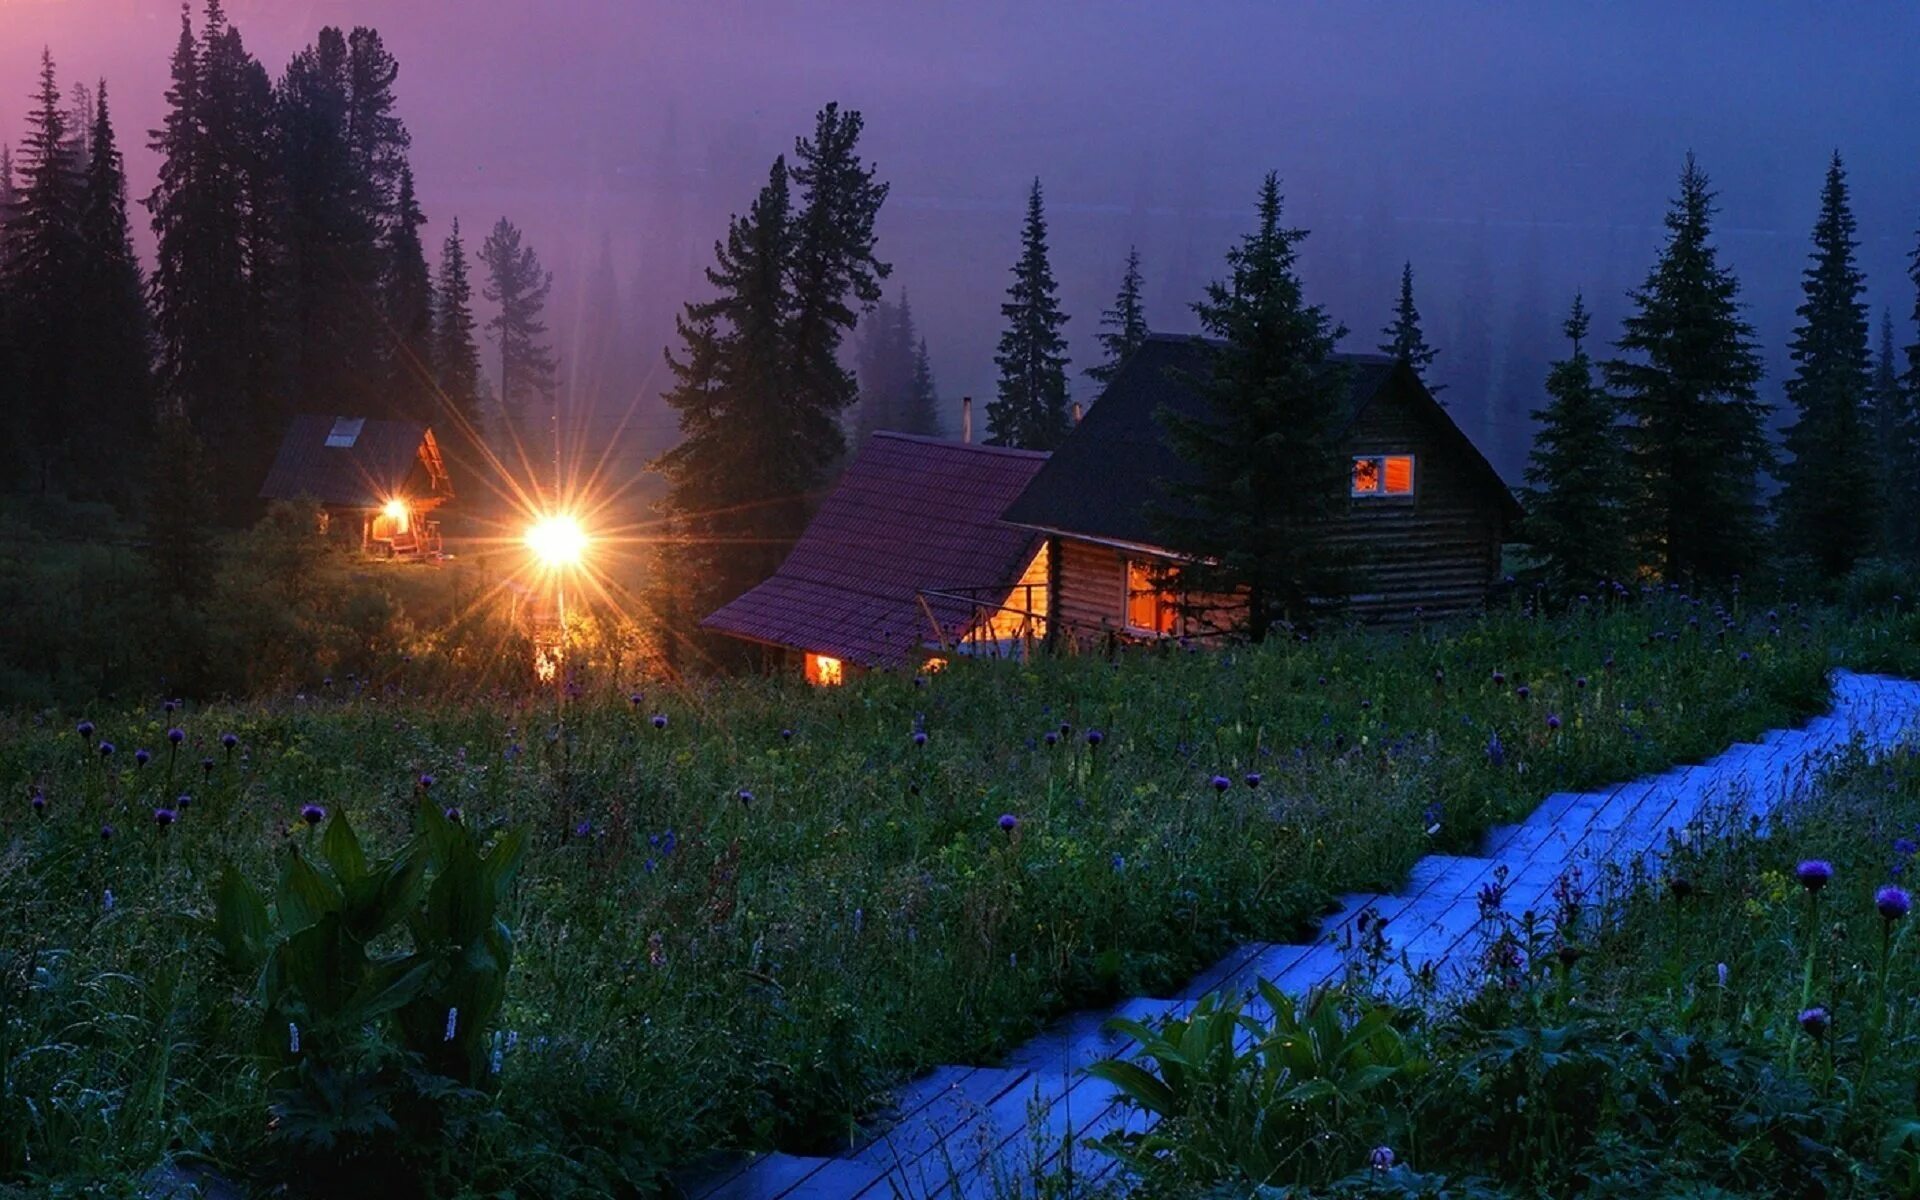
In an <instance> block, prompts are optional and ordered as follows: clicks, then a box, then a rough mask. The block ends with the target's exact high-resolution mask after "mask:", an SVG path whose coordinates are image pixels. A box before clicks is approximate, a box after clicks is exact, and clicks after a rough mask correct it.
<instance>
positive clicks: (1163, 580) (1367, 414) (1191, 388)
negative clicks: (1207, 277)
mask: <svg viewBox="0 0 1920 1200" xmlns="http://www.w3.org/2000/svg"><path fill="white" fill-rule="evenodd" d="M1210 354H1211V348H1210V347H1209V345H1208V343H1207V342H1205V341H1204V340H1202V339H1199V338H1194V337H1174V336H1166V335H1154V336H1152V337H1150V338H1149V339H1148V340H1147V342H1146V344H1145V345H1143V346H1142V347H1141V348H1140V349H1139V350H1138V351H1136V352H1135V353H1134V354H1133V355H1132V356H1130V357H1129V358H1128V360H1127V361H1126V362H1125V363H1124V364H1123V365H1122V367H1121V369H1120V371H1119V373H1118V374H1117V375H1116V376H1115V377H1114V378H1113V380H1112V381H1111V382H1110V383H1109V384H1108V386H1107V388H1106V390H1105V391H1104V392H1103V393H1102V394H1101V396H1100V399H1099V400H1098V401H1097V402H1096V403H1095V404H1094V405H1093V406H1092V407H1091V408H1090V409H1089V410H1088V412H1087V415H1086V417H1085V419H1084V420H1083V421H1082V422H1081V423H1080V424H1079V426H1078V427H1077V428H1076V429H1075V430H1074V432H1073V434H1072V435H1071V436H1070V437H1069V438H1068V439H1067V441H1066V443H1065V444H1064V445H1063V446H1061V448H1060V449H1059V450H1057V451H1055V452H1054V454H1053V455H1052V457H1051V458H1050V459H1049V460H1048V461H1047V463H1046V464H1045V465H1044V466H1043V467H1041V468H1040V470H1039V471H1038V472H1037V473H1036V474H1035V475H1034V478H1033V482H1032V483H1030V484H1028V485H1027V487H1026V489H1025V490H1024V491H1022V492H1021V494H1020V495H1019V497H1018V498H1017V499H1015V500H1014V501H1013V503H1012V504H1010V505H1009V506H1008V508H1007V511H1006V512H1005V513H1004V514H1003V518H1004V520H1005V521H1006V522H1007V523H1008V524H1010V525H1013V526H1015V527H1017V528H1020V529H1025V530H1029V531H1031V532H1033V533H1035V534H1037V535H1040V536H1042V537H1044V538H1045V539H1046V549H1047V554H1048V559H1049V562H1050V564H1051V568H1052V572H1053V574H1052V578H1051V580H1050V583H1051V584H1052V586H1051V587H1050V588H1049V591H1048V597H1049V600H1050V603H1051V607H1050V609H1049V611H1048V616H1049V617H1050V618H1051V619H1052V620H1053V621H1054V622H1055V623H1056V628H1057V629H1058V630H1059V631H1060V632H1061V633H1063V634H1071V635H1073V636H1075V637H1077V638H1087V637H1103V638H1106V639H1109V640H1112V639H1125V640H1150V639H1159V638H1169V637H1204V636H1208V635H1210V634H1213V633H1216V632H1217V631H1218V630H1219V629H1221V628H1222V627H1224V626H1228V625H1230V624H1232V623H1233V622H1231V620H1228V619H1222V618H1223V614H1230V611H1231V609H1232V599H1231V598H1230V597H1220V598H1215V599H1214V600H1213V601H1205V602H1203V601H1201V600H1199V599H1197V598H1195V597H1191V596H1180V595H1176V594H1173V593H1172V592H1171V591H1170V590H1169V589H1170V587H1171V585H1170V584H1169V582H1168V581H1169V580H1170V579H1172V578H1173V577H1175V576H1176V575H1177V566H1178V563H1179V562H1180V561H1181V559H1182V554H1181V551H1180V548H1179V547H1177V546H1168V545H1166V544H1164V541H1163V539H1162V538H1161V536H1160V534H1159V531H1158V530H1157V529H1156V525H1155V522H1154V520H1153V519H1152V515H1151V511H1150V509H1151V506H1152V503H1153V502H1154V500H1155V498H1156V496H1158V495H1160V494H1161V485H1162V484H1163V483H1164V482H1166V481H1170V480H1178V479H1181V478H1183V477H1186V476H1188V475H1189V473H1190V472H1192V471H1193V469H1194V468H1193V467H1192V466H1191V464H1189V463H1188V462H1186V461H1185V460H1183V459H1182V458H1180V456H1179V455H1178V454H1177V453H1176V452H1175V451H1174V449H1173V447H1172V446H1171V445H1169V444H1168V442H1167V440H1166V439H1165V438H1164V436H1163V435H1162V430H1161V426H1160V422H1159V420H1158V418H1157V417H1156V415H1155V414H1156V413H1157V412H1158V410H1160V409H1161V408H1162V407H1163V406H1164V407H1166V408H1169V409H1172V410H1174V411H1178V412H1183V413H1191V414H1194V415H1201V416H1203V415H1204V414H1205V412H1206V405H1207V401H1206V399H1205V397H1204V395H1202V393H1201V392H1200V390H1199V388H1198V387H1197V386H1196V383H1197V381H1198V380H1200V379H1203V378H1204V376H1205V372H1206V370H1207V369H1208V363H1209V356H1210ZM1334 357H1335V358H1336V359H1337V360H1338V361H1339V362H1340V363H1342V364H1344V366H1345V369H1346V370H1347V372H1348V378H1349V380H1350V383H1351V387H1350V389H1349V392H1348V396H1347V401H1346V411H1345V412H1343V413H1342V414H1341V421H1340V430H1341V432H1340V438H1341V450H1340V452H1341V453H1342V455H1343V456H1345V457H1347V458H1348V459H1349V460H1350V462H1351V470H1350V473H1349V475H1348V481H1349V486H1348V491H1349V494H1348V496H1347V497H1346V500H1347V504H1346V507H1345V508H1344V509H1343V510H1342V512H1341V515H1340V517H1339V518H1338V523H1337V528H1336V529H1335V530H1333V532H1332V534H1331V537H1332V539H1333V541H1334V542H1335V543H1336V544H1338V545H1340V546H1341V547H1342V548H1343V549H1344V550H1346V551H1347V552H1348V554H1349V556H1350V560H1351V562H1352V571H1351V576H1350V578H1351V584H1350V587H1351V593H1350V594H1349V595H1347V596H1345V597H1340V598H1335V599H1339V600H1342V601H1344V604H1343V608H1344V611H1345V612H1346V613H1348V614H1351V615H1353V616H1356V617H1359V618H1361V619H1363V620H1374V621H1392V620H1405V619H1409V618H1412V617H1414V616H1422V615H1423V616H1430V617H1443V616H1453V615H1459V614H1464V613H1469V612H1473V611H1475V610H1478V609H1479V608H1481V607H1482V606H1483V605H1484V603H1485V601H1486V597H1487V592H1488V589H1489V587H1490V586H1491V585H1492V583H1493V582H1494V580H1495V579H1496V578H1497V577H1498V574H1499V570H1500V554H1501V547H1502V544H1503V542H1504V540H1505V538H1506V537H1507V535H1508V532H1509V531H1510V529H1511V528H1512V527H1513V524H1514V522H1515V521H1516V520H1517V519H1518V517H1519V515H1520V507H1519V504H1518V503H1517V502H1516V501H1515V499H1514V497H1513V493H1512V491H1511V490H1510V489H1509V488H1508V487H1507V485H1506V484H1505V483H1504V482H1503V481H1502V480H1501V478H1500V476H1499V474H1498V473H1497V472H1496V471H1495V470H1494V468H1493V466H1492V465H1491V464H1490V463H1489V462H1488V461H1487V459H1486V457H1485V456H1484V455H1482V454H1481V453H1480V451H1479V450H1478V449H1477V448H1476V447H1475V446H1474V445H1473V443H1472V441H1471V440H1469V439H1468V438H1467V436H1466V435H1465V434H1464V433H1463V432H1461V430H1460V428H1459V426H1457V425H1456V424H1455V423H1454V422H1453V420H1452V418H1451V417H1449V416H1448V414H1447V411H1446V409H1445V408H1443V407H1441V405H1440V403H1439V402H1438V401H1436V400H1435V399H1434V397H1433V394H1432V393H1431V392H1429V391H1428V390H1427V388H1426V387H1425V385H1423V384H1422V383H1421V382H1420V379H1419V377H1418V376H1417V375H1416V374H1415V373H1414V372H1413V370H1412V369H1411V368H1409V367H1408V366H1407V365H1406V364H1404V363H1400V362H1396V361H1394V360H1393V359H1390V358H1387V357H1383V356H1378V355H1359V354H1342V355H1336V356H1334ZM1242 607H1243V608H1244V605H1243V606H1242Z"/></svg>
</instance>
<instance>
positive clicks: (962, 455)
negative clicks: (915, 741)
mask: <svg viewBox="0 0 1920 1200" xmlns="http://www.w3.org/2000/svg"><path fill="white" fill-rule="evenodd" d="M1046 459H1047V456H1046V455H1044V454H1039V453H1035V452H1033V451H1028V450H1007V449H1002V448H1000V447H996V446H975V445H968V444H965V443H962V442H948V441H941V440H939V439H937V438H925V437H914V436H911V435H908V434H903V433H876V434H874V435H873V436H872V437H871V438H869V439H868V440H867V444H866V445H865V446H864V447H863V448H862V449H861V451H860V454H859V456H858V457H856V458H855V459H854V460H853V462H852V463H851V464H850V465H849V466H848V467H847V470H846V473H845V474H844V475H842V476H841V477H840V482H839V483H838V484H836V485H835V486H834V489H833V491H832V493H830V494H829V495H828V496H827V498H826V500H825V501H824V502H823V503H822V504H821V506H820V511H819V513H817V514H816V515H815V516H814V518H813V520H812V521H811V522H810V523H809V524H808V525H807V529H806V532H805V533H803V534H802V535H801V537H800V540H799V542H798V543H796V544H795V545H794V548H793V551H792V553H790V554H789V555H788V556H787V560H786V561H785V562H784V563H782V564H780V569H779V570H778V571H776V572H774V574H773V576H772V577H771V578H769V579H767V580H766V581H765V582H763V583H761V584H760V585H759V586H757V587H755V588H753V589H752V590H751V591H748V592H747V593H745V594H744V595H742V596H740V597H739V598H738V599H736V600H734V601H733V602H732V603H730V604H728V605H726V606H725V607H723V608H721V609H719V610H718V611H717V612H715V613H713V614H712V615H711V616H709V617H708V618H707V619H706V620H704V621H702V622H701V625H702V626H703V627H705V628H707V629H712V630H716V631H718V632H721V633H727V634H732V635H734V636H735V637H742V638H747V639H749V640H752V641H758V642H768V643H772V644H774V645H778V646H790V647H793V648H795V649H799V650H807V651H811V652H813V653H816V654H827V655H831V656H833V657H835V658H838V659H842V660H843V661H846V662H850V663H856V664H858V665H861V666H868V667H891V666H898V665H900V664H902V663H904V662H905V661H907V659H908V657H909V656H910V654H911V653H912V651H913V650H914V648H915V647H917V646H919V645H921V644H922V643H924V642H926V641H927V640H929V639H930V638H931V637H932V636H933V630H932V627H931V626H930V625H929V623H928V621H927V615H926V613H925V612H924V611H922V609H921V607H920V599H919V597H920V593H921V591H922V590H924V589H947V590H962V589H975V588H979V589H987V588H1001V587H1005V588H1009V589H1010V588H1012V586H1013V585H1014V584H1015V583H1016V582H1017V581H1018V580H1019V577H1020V573H1021V571H1022V570H1023V569H1024V568H1025V567H1026V565H1027V562H1028V560H1029V559H1031V558H1032V557H1033V554H1034V552H1035V550H1036V549H1037V548H1038V545H1039V538H1038V537H1036V536H1035V535H1034V534H1033V533H1031V532H1029V531H1027V530H1024V529H1015V528H1012V527H1010V526H1008V525H1004V524H1001V523H1000V521H999V519H998V518H999V516H1000V514H1001V513H1002V512H1003V511H1004V510H1005V509H1006V506H1007V503H1008V501H1010V500H1012V499H1013V498H1014V497H1015V496H1017V495H1019V494H1020V490H1021V489H1022V488H1024V487H1026V486H1027V484H1028V483H1029V482H1030V481H1031V480H1032V479H1033V475H1034V472H1035V471H1037V470H1039V469H1040V467H1041V465H1042V464H1044V463H1045V462H1046ZM982 598H983V599H985V597H984V596H983V597H982ZM994 599H995V600H997V599H998V597H994ZM929 607H931V608H932V609H933V611H934V615H935V616H936V617H938V618H939V620H940V622H941V625H942V626H943V627H946V628H948V629H952V628H954V627H955V626H957V625H959V624H960V623H962V622H964V621H966V620H967V619H968V618H969V617H970V616H971V607H970V606H969V605H967V604H964V603H961V602H958V601H953V600H940V599H933V600H930V601H929Z"/></svg>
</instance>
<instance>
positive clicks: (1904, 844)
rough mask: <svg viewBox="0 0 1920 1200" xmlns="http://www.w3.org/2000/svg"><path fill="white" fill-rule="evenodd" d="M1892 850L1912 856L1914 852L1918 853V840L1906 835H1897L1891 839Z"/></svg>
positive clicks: (1919, 846)
mask: <svg viewBox="0 0 1920 1200" xmlns="http://www.w3.org/2000/svg"><path fill="white" fill-rule="evenodd" d="M1893 852H1894V853H1895V854H1904V855H1906V856H1907V857H1908V858H1912V857H1913V856H1914V855H1915V854H1920V842H1915V841H1914V840H1913V839H1912V838H1908V837H1897V838H1895V839H1893Z"/></svg>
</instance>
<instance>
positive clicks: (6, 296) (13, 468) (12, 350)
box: [0, 145, 26, 489]
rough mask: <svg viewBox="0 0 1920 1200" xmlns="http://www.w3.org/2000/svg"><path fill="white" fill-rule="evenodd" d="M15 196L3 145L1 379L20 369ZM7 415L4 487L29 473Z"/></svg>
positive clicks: (0, 455)
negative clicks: (12, 253)
mask: <svg viewBox="0 0 1920 1200" xmlns="http://www.w3.org/2000/svg"><path fill="white" fill-rule="evenodd" d="M14 200H15V192H14V185H13V147H12V146H10V145H0V379H17V378H19V375H20V369H19V367H18V366H16V365H15V362H16V359H15V355H16V352H17V348H18V344H19V339H18V332H17V330H16V329H15V325H16V322H18V320H19V310H18V309H17V308H16V307H15V306H14V304H13V300H12V291H11V289H12V282H11V280H12V268H11V266H10V265H9V263H10V260H9V255H8V249H7V247H8V239H7V223H8V221H9V219H10V218H11V216H12V213H13V207H14ZM4 415H5V417H6V419H3V420H0V480H5V481H6V482H4V483H0V489H4V488H11V487H13V486H14V485H15V484H17V483H18V481H19V480H20V479H21V477H22V476H23V475H24V474H25V472H24V470H23V467H24V463H23V462H22V458H21V456H22V455H23V454H24V452H25V449H26V448H25V447H24V446H23V445H20V444H19V440H18V438H19V433H20V429H19V419H18V417H19V414H17V413H16V412H14V411H13V410H11V409H8V410H5V413H4Z"/></svg>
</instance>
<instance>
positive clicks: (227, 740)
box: [220, 733, 240, 753]
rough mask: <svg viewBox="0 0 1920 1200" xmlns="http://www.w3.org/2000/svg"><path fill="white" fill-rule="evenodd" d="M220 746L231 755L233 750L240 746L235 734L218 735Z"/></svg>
mask: <svg viewBox="0 0 1920 1200" xmlns="http://www.w3.org/2000/svg"><path fill="white" fill-rule="evenodd" d="M220 744H221V745H222V746H225V747H226V748H227V751H228V752H229V753H231V752H232V751H233V748H234V747H235V746H238V745H239V744H240V738H239V737H238V736H237V735H235V734H231V733H223V734H221V735H220Z"/></svg>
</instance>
